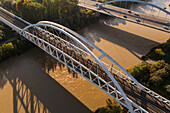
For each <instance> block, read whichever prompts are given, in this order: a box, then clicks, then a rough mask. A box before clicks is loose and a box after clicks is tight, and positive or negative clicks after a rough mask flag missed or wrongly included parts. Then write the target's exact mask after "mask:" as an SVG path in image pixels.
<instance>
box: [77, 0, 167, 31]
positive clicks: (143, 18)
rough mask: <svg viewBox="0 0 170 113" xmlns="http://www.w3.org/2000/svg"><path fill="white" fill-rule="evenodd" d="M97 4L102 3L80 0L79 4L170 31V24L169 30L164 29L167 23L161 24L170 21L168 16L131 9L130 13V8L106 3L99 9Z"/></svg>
mask: <svg viewBox="0 0 170 113" xmlns="http://www.w3.org/2000/svg"><path fill="white" fill-rule="evenodd" d="M96 4H98V5H100V4H102V3H99V2H95V1H92V0H79V4H78V5H79V6H80V7H84V8H87V9H91V10H94V11H96V12H99V13H103V14H106V15H109V16H116V17H118V18H121V19H125V20H128V21H131V22H135V23H138V24H141V25H145V26H149V27H152V28H156V29H159V30H163V31H166V32H169V33H170V26H167V28H168V29H169V30H166V29H164V28H163V27H164V26H166V25H163V24H160V23H165V22H170V19H168V17H167V18H161V17H157V16H154V15H149V14H144V13H139V12H135V11H131V13H128V11H129V10H128V9H124V8H120V7H116V6H112V5H104V6H103V7H102V9H101V10H98V9H97V7H96ZM135 13H138V14H139V16H136V15H134V14H135ZM123 16H126V17H127V18H124V17H123ZM169 17H170V16H169ZM137 18H138V19H140V22H137V21H136V19H137ZM159 22H160V23H159Z"/></svg>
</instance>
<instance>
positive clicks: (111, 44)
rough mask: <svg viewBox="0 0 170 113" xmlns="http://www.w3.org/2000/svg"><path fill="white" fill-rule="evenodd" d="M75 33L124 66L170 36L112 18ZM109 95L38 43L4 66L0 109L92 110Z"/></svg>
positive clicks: (10, 112)
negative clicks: (45, 50) (52, 55)
mask: <svg viewBox="0 0 170 113" xmlns="http://www.w3.org/2000/svg"><path fill="white" fill-rule="evenodd" d="M161 3H162V4H163V3H165V4H167V1H166V0H164V2H161ZM169 3H170V2H169ZM77 32H79V33H80V34H81V35H83V36H84V37H86V38H87V39H89V40H90V41H91V42H93V43H94V44H95V45H97V46H98V47H100V48H101V49H103V50H104V51H105V52H106V53H108V54H109V55H110V56H111V57H112V58H114V59H115V60H116V61H117V62H118V63H119V64H121V65H122V66H123V67H124V68H128V67H130V66H133V65H136V64H138V63H140V62H141V59H140V57H141V56H142V55H144V54H146V53H147V52H148V51H149V50H150V49H151V48H152V47H154V46H156V45H159V44H160V43H162V42H165V41H166V40H167V39H168V37H170V35H169V34H168V33H165V32H162V31H158V30H155V29H151V28H148V27H145V26H141V25H137V24H135V23H130V22H126V21H123V20H120V19H117V18H111V17H105V18H102V19H100V21H99V22H97V23H94V24H91V25H89V26H87V27H85V28H84V29H82V30H80V31H77ZM92 51H93V52H94V53H97V51H95V50H92ZM107 98H109V96H108V95H106V94H105V93H103V92H102V91H100V90H99V89H98V88H96V87H95V86H93V85H92V84H91V83H89V82H88V81H86V80H85V79H84V78H82V77H81V76H78V75H75V74H73V73H72V72H71V71H69V70H68V69H67V68H66V67H64V66H63V65H61V64H60V63H59V62H57V61H56V60H55V59H54V58H52V57H51V56H49V55H48V54H46V53H45V52H44V51H42V50H41V49H39V48H37V47H35V48H32V49H30V50H29V51H27V52H25V53H24V54H22V55H20V56H15V57H12V58H10V59H8V60H7V61H4V62H2V63H1V64H0V113H13V112H14V113H23V112H36V113H39V112H40V113H41V112H47V113H48V112H52V113H67V112H70V113H90V112H91V111H94V110H96V109H97V108H98V107H100V106H105V105H106V103H105V100H106V99H107Z"/></svg>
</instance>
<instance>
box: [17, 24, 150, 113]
mask: <svg viewBox="0 0 170 113" xmlns="http://www.w3.org/2000/svg"><path fill="white" fill-rule="evenodd" d="M40 23H41V24H40ZM47 23H48V22H47ZM47 23H46V24H42V22H39V23H37V24H31V25H29V26H27V27H25V28H24V29H23V30H21V32H20V34H21V35H23V36H24V37H26V35H25V34H27V35H31V36H33V35H32V34H30V33H28V32H27V31H26V30H27V29H29V28H31V27H37V26H44V27H50V28H53V29H55V30H58V31H60V32H62V33H64V34H65V35H67V36H68V37H69V38H71V39H73V40H74V41H75V42H77V44H79V45H80V46H81V47H83V48H84V49H85V50H86V51H87V52H88V54H90V56H91V57H92V58H93V59H94V60H95V61H96V62H97V63H98V64H99V65H100V66H101V67H102V68H103V70H104V71H105V72H106V73H107V75H108V76H109V78H110V79H111V80H112V83H113V84H114V85H115V86H116V87H117V89H118V91H116V90H115V91H116V92H117V93H118V94H120V95H121V96H122V98H117V99H116V98H115V100H117V101H118V102H119V103H121V104H122V105H123V106H125V107H128V109H129V111H130V112H132V113H133V112H134V111H140V112H147V111H145V110H144V109H143V108H141V107H140V106H138V105H137V104H136V103H134V102H132V101H131V100H130V99H128V98H127V97H126V94H125V93H124V91H123V90H122V88H121V87H120V85H119V84H118V82H117V81H116V79H115V78H114V77H113V75H112V74H111V73H110V71H109V70H108V69H107V68H106V67H105V66H104V64H103V62H102V61H101V60H100V59H99V58H98V57H96V56H95V55H94V54H93V53H92V52H91V51H90V50H89V49H88V48H87V47H86V46H85V45H84V44H83V43H82V42H80V41H79V40H78V39H77V38H76V37H75V36H73V35H72V34H74V32H72V34H70V33H69V32H70V31H71V30H69V29H68V28H67V29H66V28H65V27H64V28H59V27H56V26H53V25H49V24H50V23H49V24H47ZM51 24H52V23H51ZM58 25H59V24H58ZM59 26H60V27H62V26H61V25H59ZM65 30H66V31H65ZM67 30H69V32H67ZM75 35H78V34H77V33H76V34H75ZM78 36H80V35H78ZM33 37H34V36H33ZM80 38H83V37H82V36H81V37H80ZM41 41H42V40H41ZM93 46H94V45H93ZM94 47H95V48H97V49H99V48H98V47H96V46H94ZM99 50H100V52H102V50H101V49H99ZM47 53H48V52H47ZM103 54H104V56H107V57H109V55H107V54H106V53H104V52H103ZM66 66H67V65H66ZM73 70H74V69H73ZM74 71H75V70H74ZM78 74H80V75H81V73H78ZM98 77H99V76H98ZM106 85H109V83H106ZM97 87H99V86H97ZM100 89H101V88H100ZM102 90H103V89H102ZM103 91H104V90H103ZM104 92H105V93H107V94H108V95H110V96H111V93H112V92H111V93H108V92H106V91H104ZM112 97H113V96H112ZM122 99H124V100H125V103H126V104H127V106H126V105H125V104H124V103H122V102H121V101H120V100H122ZM132 105H133V106H136V107H137V109H134V110H133V107H132Z"/></svg>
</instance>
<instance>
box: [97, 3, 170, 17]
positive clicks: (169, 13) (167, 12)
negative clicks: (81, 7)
mask: <svg viewBox="0 0 170 113" xmlns="http://www.w3.org/2000/svg"><path fill="white" fill-rule="evenodd" d="M114 2H137V3H142V4H146V5H149V6H152V7H155V8H157V9H159V10H161V11H163V12H165V13H166V14H168V15H170V12H169V11H167V10H165V9H163V8H161V7H159V6H157V5H154V4H151V3H147V2H144V1H139V0H113V1H109V2H106V3H103V4H100V5H98V6H99V7H101V6H103V5H106V4H110V3H114Z"/></svg>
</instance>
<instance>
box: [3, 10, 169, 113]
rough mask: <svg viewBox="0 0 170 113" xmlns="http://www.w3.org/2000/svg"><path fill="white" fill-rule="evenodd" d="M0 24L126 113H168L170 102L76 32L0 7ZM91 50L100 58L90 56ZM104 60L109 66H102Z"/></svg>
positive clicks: (104, 64) (92, 54)
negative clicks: (112, 100) (74, 73)
mask: <svg viewBox="0 0 170 113" xmlns="http://www.w3.org/2000/svg"><path fill="white" fill-rule="evenodd" d="M0 21H1V22H3V23H4V24H6V25H8V26H9V27H11V28H12V29H13V30H15V31H16V32H18V33H19V34H20V35H21V36H22V37H24V38H25V39H27V40H29V41H30V42H32V43H34V44H35V45H36V46H38V47H39V48H41V49H42V50H44V51H45V52H47V53H48V54H49V55H51V56H52V57H54V58H55V59H56V60H58V61H60V62H61V63H63V64H64V65H66V66H67V67H68V68H70V69H71V70H73V71H74V72H76V73H77V74H79V75H81V76H82V77H84V78H85V79H86V80H88V81H89V82H91V83H92V84H93V85H95V86H96V87H98V88H99V89H101V90H102V91H103V92H105V93H106V94H108V95H109V96H111V97H112V98H113V99H115V100H116V101H118V102H119V103H120V104H121V105H122V106H124V107H126V108H128V109H129V112H132V113H134V112H140V113H147V112H160V113H168V112H169V109H170V101H169V100H167V99H165V98H164V97H162V96H160V95H158V94H157V93H155V92H153V91H151V90H150V89H148V88H146V87H145V86H143V85H141V84H140V83H139V82H138V81H137V80H136V79H135V78H134V77H133V76H132V75H130V74H129V73H128V72H127V71H126V70H125V69H124V68H123V67H122V66H120V65H119V64H118V63H117V62H116V61H115V60H114V59H112V58H111V57H110V56H109V55H108V54H106V53H105V52H104V51H102V50H101V49H100V48H98V47H97V46H95V45H94V44H93V43H91V42H90V41H88V40H87V39H86V38H84V37H82V36H81V35H79V34H77V33H76V32H74V31H72V30H70V29H68V28H66V27H64V26H62V25H59V24H57V23H53V22H49V21H41V22H38V23H36V24H31V23H29V22H27V21H25V20H23V19H21V18H19V17H18V16H16V15H14V14H12V13H10V12H8V11H6V10H5V9H3V8H0ZM92 48H93V49H96V50H97V51H98V52H99V53H100V55H95V54H94V53H92V51H91V49H92ZM103 58H107V59H108V60H109V61H110V62H111V63H112V64H111V65H109V64H106V63H104V62H103V61H102V59H103Z"/></svg>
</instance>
